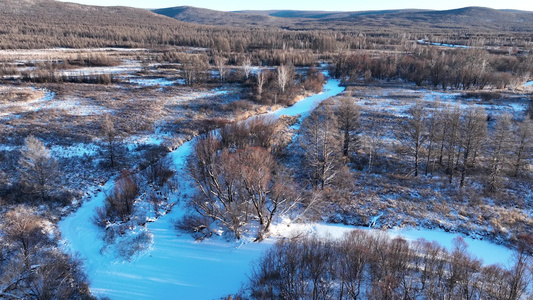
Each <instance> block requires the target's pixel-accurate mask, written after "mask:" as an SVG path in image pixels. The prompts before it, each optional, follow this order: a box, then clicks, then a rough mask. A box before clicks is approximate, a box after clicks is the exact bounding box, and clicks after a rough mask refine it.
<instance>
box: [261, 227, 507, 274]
mask: <svg viewBox="0 0 533 300" xmlns="http://www.w3.org/2000/svg"><path fill="white" fill-rule="evenodd" d="M354 229H361V230H370V231H377V230H376V229H372V228H369V227H353V226H347V225H338V224H319V223H309V224H290V226H289V227H287V224H285V223H281V224H276V225H275V226H273V227H272V229H271V231H272V233H273V234H274V235H277V236H291V235H296V234H298V233H306V234H309V235H312V234H316V235H318V236H320V237H324V238H342V237H343V236H344V234H346V233H347V232H350V231H352V230H354ZM387 233H388V234H389V235H390V236H391V237H403V238H404V239H406V240H407V241H415V240H417V239H420V238H423V239H426V240H428V241H436V242H438V243H439V244H441V245H442V246H444V247H446V249H448V250H449V251H451V250H453V239H455V238H456V237H458V236H461V237H462V238H463V239H464V240H465V242H466V243H467V244H468V246H469V247H468V250H469V251H470V252H471V253H473V254H474V256H476V257H478V258H481V259H483V263H484V264H485V265H492V264H501V265H503V266H505V267H508V266H510V265H511V259H512V253H513V252H512V251H511V250H509V249H508V248H506V247H504V246H500V245H496V244H493V243H491V242H488V241H483V240H476V239H473V238H470V237H465V236H463V235H460V234H457V233H450V232H445V231H442V230H439V229H416V228H399V229H391V230H388V231H387Z"/></svg>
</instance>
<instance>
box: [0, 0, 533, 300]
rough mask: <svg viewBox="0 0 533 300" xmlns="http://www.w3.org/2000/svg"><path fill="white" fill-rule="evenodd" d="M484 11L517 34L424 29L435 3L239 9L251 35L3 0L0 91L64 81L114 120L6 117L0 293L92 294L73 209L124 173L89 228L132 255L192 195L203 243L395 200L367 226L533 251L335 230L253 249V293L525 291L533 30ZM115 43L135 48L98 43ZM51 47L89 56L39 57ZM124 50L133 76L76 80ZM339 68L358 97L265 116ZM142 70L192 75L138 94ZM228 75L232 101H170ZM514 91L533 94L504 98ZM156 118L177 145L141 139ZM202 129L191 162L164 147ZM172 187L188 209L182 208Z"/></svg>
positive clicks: (531, 226)
mask: <svg viewBox="0 0 533 300" xmlns="http://www.w3.org/2000/svg"><path fill="white" fill-rule="evenodd" d="M204 13H205V12H204ZM413 13H416V12H413ZM448 13H451V12H447V13H446V14H448ZM486 13H490V14H491V15H492V16H493V17H495V16H497V17H499V18H502V19H500V20H501V21H502V25H501V27H498V26H496V27H494V26H488V27H484V26H481V25H479V24H482V23H479V24H476V23H475V21H472V20H470V21H469V22H470V23H468V22H466V21H465V22H463V21H461V22H463V23H457V24H455V26H451V25H448V27H443V26H442V24H445V23H446V22H449V20H450V19H449V18H448V19H447V17H446V16H447V15H446V14H445V13H442V12H441V13H440V14H442V15H446V16H444V17H442V16H441V17H439V18H437V20H439V21H438V22H437V23H435V22H433V23H432V22H430V21H428V20H431V18H430V17H431V16H435V14H430V13H427V12H426V13H424V14H423V15H421V16H422V17H420V18H422V20H425V21H424V26H421V27H420V26H417V24H418V25H420V24H419V23H416V22H415V21H413V20H414V19H413V16H412V15H410V13H407V12H405V14H403V13H398V12H397V13H396V14H395V15H394V18H392V19H391V20H390V21H389V22H388V23H386V24H387V26H383V24H382V23H379V22H385V21H384V20H383V18H382V17H376V16H374V17H372V16H368V17H357V18H355V19H350V18H349V17H346V16H344V17H343V16H338V17H331V18H330V19H328V20H325V21H324V20H322V21H317V20H314V21H310V20H308V19H305V17H301V16H300V17H297V18H296V17H295V18H290V20H289V19H285V21H283V22H281V21H280V22H281V23H279V24H278V23H276V19H275V18H274V19H272V18H270V17H266V19H265V20H267V21H268V22H269V24H270V25H268V26H265V25H261V24H260V22H259V23H257V24H251V25H250V26H240V25H241V22H244V21H243V19H241V18H240V17H236V16H237V15H238V14H237V13H235V14H234V15H233V16H234V17H235V18H236V19H235V20H233V21H231V20H230V21H231V22H233V24H232V25H236V26H235V27H232V26H227V25H228V24H223V25H224V26H210V25H200V24H195V23H185V22H180V21H177V20H175V19H172V18H169V17H166V16H161V15H158V14H156V13H153V12H150V11H145V10H139V9H130V8H123V7H119V8H103V7H101V8H98V7H89V6H82V5H77V4H67V3H59V2H55V1H51V0H35V1H34V0H28V1H12V0H8V1H3V2H2V3H0V24H2V25H3V26H2V28H3V29H2V30H0V48H1V49H3V50H4V51H2V52H0V75H1V79H0V80H1V82H2V84H3V85H4V86H5V89H2V90H0V104H2V105H11V104H12V103H23V104H24V103H32V101H34V100H35V99H40V98H42V97H45V96H46V95H47V94H46V93H45V92H43V91H48V94H49V95H53V96H56V97H58V98H59V99H60V100H64V101H66V100H67V99H69V98H76V99H83V100H84V101H90V102H91V103H96V104H97V105H98V107H100V108H101V111H103V113H101V114H97V115H90V114H88V115H83V114H81V115H78V116H71V115H68V113H67V112H66V109H63V110H62V109H54V110H36V111H31V112H18V111H16V110H13V115H17V116H18V117H15V118H9V117H6V118H5V119H2V120H3V121H2V122H1V123H0V130H1V132H2V136H1V137H0V141H1V142H2V143H4V144H6V145H10V146H9V147H5V149H4V148H2V149H1V151H0V164H1V166H2V169H0V215H1V218H0V237H1V239H0V245H1V249H0V298H6V299H12V298H13V299H15V298H39V299H48V298H60V299H80V298H82V299H83V298H87V299H90V297H91V296H90V290H89V287H88V283H87V279H86V278H85V275H84V271H83V263H82V262H80V260H79V259H77V258H76V257H75V256H71V255H68V254H65V253H63V252H61V251H60V250H59V247H58V242H59V240H60V238H61V237H60V233H59V232H58V230H57V225H56V222H57V221H58V220H59V219H60V218H61V217H64V215H66V214H68V213H69V212H71V211H72V210H75V209H76V208H77V207H78V206H79V205H80V203H81V202H83V201H84V200H85V199H87V198H89V197H90V192H87V191H86V189H88V188H89V187H90V186H92V187H95V189H98V190H99V189H100V186H102V185H103V183H104V182H105V181H107V179H109V178H111V177H113V176H116V184H115V186H114V188H113V190H112V191H110V193H109V194H108V195H106V198H105V203H104V206H102V207H98V208H97V209H96V211H95V213H94V217H93V218H92V222H93V223H94V224H95V225H96V226H98V228H100V229H99V230H101V231H102V237H103V239H104V240H105V241H106V243H107V244H109V245H110V246H112V245H114V244H115V245H116V247H118V248H120V250H119V252H120V255H122V258H123V259H130V258H131V257H132V256H133V255H134V254H135V253H138V252H142V251H144V250H146V249H147V248H148V247H149V243H150V236H149V234H144V233H143V234H141V235H139V236H135V237H134V238H133V241H132V240H127V239H126V238H124V237H127V236H128V233H129V232H130V233H131V232H133V231H135V229H136V228H139V227H143V226H145V225H146V223H147V222H148V219H149V218H147V216H146V214H147V213H150V214H153V218H152V219H150V222H153V221H154V220H157V218H158V217H160V216H162V215H164V214H165V213H167V212H168V211H170V210H172V209H173V207H174V205H184V207H185V208H186V213H185V215H184V217H183V218H180V219H179V220H176V222H175V227H176V230H177V231H178V232H181V233H183V232H186V233H189V234H191V235H192V236H193V237H194V238H196V239H199V240H202V239H208V238H212V237H214V236H216V235H217V234H218V232H221V231H222V232H224V235H225V238H227V239H229V240H239V239H244V238H246V237H250V236H252V237H253V239H254V241H256V242H260V241H262V240H263V239H266V238H269V236H270V232H269V230H270V228H271V226H272V225H273V223H275V222H277V221H279V218H280V217H283V216H291V217H293V218H294V219H295V220H297V221H300V222H307V221H317V220H318V221H327V222H335V223H344V224H349V225H357V226H361V225H363V226H367V225H369V224H370V223H371V222H370V220H371V217H372V216H376V215H378V214H380V216H381V215H382V216H381V217H380V219H379V222H378V225H376V224H375V223H376V222H375V221H374V222H373V223H374V224H370V225H374V226H376V227H381V228H384V229H386V228H390V227H393V226H421V227H428V228H442V229H444V230H447V231H453V232H461V233H464V234H471V235H475V236H478V237H483V238H486V239H489V240H492V241H494V242H498V243H502V244H504V245H506V246H509V247H511V248H513V249H516V250H517V253H516V256H515V260H514V265H512V266H510V267H502V266H485V265H482V263H481V262H480V261H479V260H477V259H475V258H474V257H473V256H471V255H470V254H469V253H468V252H467V250H466V245H465V244H464V243H463V242H461V240H457V242H456V246H455V249H453V250H451V251H447V250H445V249H443V248H442V247H441V246H439V245H436V244H432V243H428V242H426V241H417V242H414V243H408V242H406V241H405V240H402V239H388V238H386V237H385V236H382V235H380V234H377V235H371V234H366V233H364V232H359V231H355V232H353V233H351V234H350V235H347V236H346V237H344V238H343V239H342V240H338V241H332V240H328V239H320V238H317V237H310V238H303V239H302V238H300V239H298V238H295V239H290V240H281V241H279V242H278V244H277V245H276V246H275V247H273V248H272V249H271V250H269V251H268V252H267V253H266V254H265V255H264V256H263V258H262V259H261V260H260V261H259V262H257V264H256V266H255V267H254V269H253V272H252V273H251V276H250V284H249V287H247V289H246V291H245V292H243V294H242V295H241V297H242V298H257V299H281V298H282V299H298V298H306V299H307V298H312V299H329V298H339V299H357V298H361V299H367V298H368V299H399V298H404V299H425V298H427V299H430V298H431V299H433V298H443V299H460V298H464V299H481V298H482V299H485V298H486V299H522V298H525V297H526V296H527V295H529V294H530V290H528V283H529V282H530V281H531V266H532V263H531V253H530V252H528V251H529V250H528V249H529V247H530V245H531V244H530V239H531V237H530V236H528V233H530V232H531V231H532V230H533V221H532V220H531V218H530V214H531V210H532V209H533V207H532V203H531V195H530V191H531V188H532V185H531V159H532V155H533V125H532V123H531V119H532V117H533V105H532V104H531V101H532V99H531V93H530V90H529V91H528V90H524V88H523V87H524V83H525V82H526V81H529V80H531V76H532V74H533V58H532V56H531V53H530V51H531V50H532V43H531V38H532V36H531V31H528V28H529V27H527V26H529V25H528V24H529V23H527V22H525V23H524V24H523V25H522V27H520V26H518V25H516V24H514V25H513V23H510V22H511V21H509V20H508V19H505V18H508V17H509V16H508V15H502V14H501V13H502V12H498V11H487V10H477V9H469V10H468V9H467V10H458V11H456V12H454V13H453V14H457V15H458V16H457V17H455V16H454V17H450V18H452V20H456V21H457V22H459V20H461V19H462V18H464V16H465V14H466V15H467V16H468V17H469V18H472V19H476V18H478V19H476V20H479V19H480V18H481V17H482V16H484V14H486ZM207 14H209V12H207ZM524 14H525V13H524ZM218 16H219V19H218V21H220V20H223V19H224V18H223V17H225V16H226V15H224V13H222V17H220V15H218ZM480 16H481V17H480ZM513 16H520V17H522V15H521V14H518V13H517V15H513ZM203 17H205V16H203ZM504 17H505V18H504ZM176 18H178V19H179V17H178V16H176ZM247 18H250V17H249V16H248V17H247ZM361 18H362V19H361ZM428 18H429V19H428ZM252 19H253V18H252ZM244 20H247V19H246V18H244ZM354 20H359V21H361V23H360V24H359V25H356V26H354V25H353V24H354V23H353V22H354ZM447 20H448V21H447ZM190 21H191V22H196V23H202V22H205V21H202V22H200V21H198V20H196V21H195V20H190ZM230 21H227V22H229V23H231V22H230ZM363 21H364V22H363ZM265 22H266V21H265ZM479 22H481V21H479ZM506 22H507V23H506ZM212 24H216V22H214V21H213V23H212ZM276 24H277V25H276ZM280 24H285V25H283V26H282V25H280ZM373 24H376V25H379V26H374V25H373ZM281 27H283V28H281ZM458 28H459V29H460V30H457V29H458ZM432 43H448V44H456V45H461V47H447V46H442V45H435V44H432ZM108 47H118V48H122V49H123V50H124V51H126V50H131V51H132V52H131V53H133V54H131V53H129V54H128V53H124V52H119V53H118V54H117V53H113V52H109V51H107V52H106V51H105V50H102V49H99V50H98V49H93V48H108ZM46 48H69V49H70V50H72V49H74V50H75V49H78V50H79V51H80V52H79V53H70V52H61V51H58V52H52V53H46V52H45V54H42V53H39V51H42V49H46ZM84 48H89V49H84ZM136 48H140V49H136ZM35 49H41V50H39V51H37V50H35ZM33 50H35V52H31V51H33ZM56 50H57V49H56ZM13 51H15V52H16V51H20V54H17V55H15V56H13V55H10V53H12V52H13ZM25 51H29V52H25ZM93 52H94V53H93ZM16 53H18V52H16ZM19 55H20V56H21V57H22V58H20V57H19ZM19 58H20V59H19ZM127 61H128V62H131V61H134V62H135V63H138V69H135V70H136V71H135V73H134V75H131V74H129V76H130V77H128V76H126V77H125V76H121V75H120V74H119V75H117V74H114V73H105V72H103V73H81V72H80V73H76V72H75V71H76V70H78V69H83V68H87V69H90V68H112V67H118V66H121V65H123V64H124V63H125V62H127ZM135 68H137V64H136V65H135ZM70 71H72V72H70ZM323 72H324V73H323ZM324 74H329V76H331V77H332V78H337V79H339V80H341V83H342V85H343V86H346V92H344V93H343V94H342V95H340V96H338V97H334V98H332V99H328V100H326V101H324V102H322V104H321V105H320V106H319V107H317V108H316V109H315V110H314V111H312V112H311V113H310V115H309V116H308V117H306V118H303V120H301V121H300V120H299V118H298V117H282V118H280V119H279V120H274V119H268V118H262V117H253V118H250V119H248V117H250V116H254V115H258V114H262V113H265V112H268V111H271V110H273V109H278V108H280V107H286V106H290V105H292V104H293V103H295V102H296V101H297V100H298V99H301V98H302V97H304V96H306V95H310V94H314V93H320V92H321V91H322V86H323V84H324V82H325V80H326V79H327V78H325V76H324ZM131 76H137V77H139V78H141V79H146V78H163V79H167V80H173V82H178V81H179V82H180V84H179V85H178V84H175V83H173V84H172V85H169V86H165V87H141V88H137V87H135V86H134V85H133V84H132V81H131ZM181 82H182V83H181ZM228 87H229V88H231V91H232V92H229V93H227V94H225V95H222V96H209V97H199V98H198V99H196V100H194V101H187V102H185V101H182V102H176V101H173V100H172V97H173V96H175V95H176V97H185V96H186V95H187V93H195V92H198V93H207V92H208V91H211V90H216V89H223V88H228ZM398 90H400V91H402V90H409V91H410V92H421V93H422V92H424V91H432V92H439V93H441V94H442V95H444V96H446V99H438V98H437V99H430V100H428V99H425V98H423V97H415V96H409V95H406V94H402V93H401V92H398ZM379 91H384V92H383V93H382V94H380V92H379ZM405 93H407V94H408V92H405ZM390 98H394V99H397V101H405V102H401V103H400V104H401V105H400V106H405V107H407V108H406V109H405V111H401V112H400V113H394V112H393V111H391V110H390V109H389V110H388V109H387V108H386V103H387V101H389V100H390ZM450 99H451V100H450ZM517 99H518V100H519V101H520V103H525V104H526V105H529V107H528V108H527V109H525V110H524V111H520V112H518V113H516V112H515V113H514V114H511V113H508V112H501V113H500V112H497V113H495V110H492V107H493V106H498V105H500V104H501V105H503V104H505V103H506V102H508V101H517ZM368 103H371V105H367V104H368ZM376 107H377V108H376ZM10 109H12V108H10ZM243 120H245V121H243ZM162 123H163V124H164V125H160V124H162ZM65 124H71V125H70V126H64V125H65ZM157 126H161V127H162V128H163V129H164V130H167V131H169V132H172V133H175V134H176V135H177V136H178V138H176V139H175V140H171V141H169V142H168V143H166V144H164V145H158V146H143V147H138V148H136V150H135V151H132V150H130V149H129V148H128V138H132V137H134V136H136V135H140V134H143V133H147V132H149V133H154V132H157V130H156V127H157ZM193 137H197V138H196V141H195V142H194V143H193V146H192V147H193V152H192V155H191V156H190V157H189V158H188V160H187V163H186V167H185V170H178V171H176V170H174V169H173V166H172V163H171V161H170V160H168V159H166V158H165V155H166V154H167V153H168V152H169V151H171V150H173V149H175V148H176V147H177V146H179V145H181V144H182V143H183V142H184V141H186V140H190V139H192V138H193ZM81 142H83V143H88V142H91V143H95V145H96V147H97V148H98V149H99V150H98V151H97V152H96V154H94V156H92V157H88V156H84V157H81V158H79V157H66V158H64V157H63V158H60V157H55V156H54V155H53V154H52V153H53V152H52V151H51V149H52V148H53V146H54V145H56V144H59V145H73V144H75V143H81ZM94 162H96V163H94ZM95 174H96V175H95ZM184 181H189V182H191V185H192V186H193V187H194V190H193V192H192V193H191V194H190V195H182V194H179V193H180V192H181V190H180V188H181V186H180V184H181V185H183V182H184ZM176 195H179V197H182V196H183V197H182V198H183V199H181V203H178V202H172V201H169V199H170V198H172V197H176ZM473 255H474V256H475V253H473Z"/></svg>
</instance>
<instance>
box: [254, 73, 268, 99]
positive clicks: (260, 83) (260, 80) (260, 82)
mask: <svg viewBox="0 0 533 300" xmlns="http://www.w3.org/2000/svg"><path fill="white" fill-rule="evenodd" d="M267 77H268V76H267V74H266V71H262V70H261V71H258V72H257V76H256V79H257V82H256V87H257V98H258V99H261V97H262V95H263V87H264V86H265V83H266V82H267Z"/></svg>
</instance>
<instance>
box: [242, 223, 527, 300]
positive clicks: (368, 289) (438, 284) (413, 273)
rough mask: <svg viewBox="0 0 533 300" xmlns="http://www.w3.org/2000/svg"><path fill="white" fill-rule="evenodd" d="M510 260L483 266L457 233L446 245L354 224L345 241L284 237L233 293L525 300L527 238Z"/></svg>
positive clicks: (278, 296)
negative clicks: (240, 289) (393, 235)
mask: <svg viewBox="0 0 533 300" xmlns="http://www.w3.org/2000/svg"><path fill="white" fill-rule="evenodd" d="M521 241H522V244H521V246H520V248H519V249H518V251H517V252H516V253H515V254H514V256H513V262H512V265H510V266H508V267H505V266H501V265H489V266H484V265H483V264H482V261H481V260H480V259H478V258H475V257H474V256H472V255H471V254H470V253H469V252H468V251H467V247H468V245H467V244H466V243H465V242H464V240H463V239H462V238H460V237H459V238H456V239H455V240H454V247H453V250H451V251H448V250H446V249H445V248H444V247H442V246H441V245H439V244H438V243H436V242H433V243H431V242H428V241H426V240H423V239H419V240H417V241H414V242H412V243H409V242H407V241H406V240H404V239H403V238H394V239H391V238H390V237H389V236H388V235H386V234H383V233H376V232H365V231H361V230H355V231H352V232H350V233H347V234H346V235H345V236H344V237H343V238H342V239H339V240H330V239H323V238H318V237H309V238H292V239H282V240H280V241H279V242H278V243H277V244H276V246H275V247H273V248H271V249H269V250H268V251H267V252H266V254H264V255H263V257H262V258H261V259H259V261H258V263H257V265H255V266H254V268H253V271H252V274H251V276H250V281H249V283H248V284H247V285H246V289H245V292H243V293H242V294H241V295H240V296H237V297H236V299H248V298H250V299H379V300H383V299H502V300H503V299H509V300H511V299H513V300H517V299H522V298H523V297H526V295H527V293H528V292H529V290H528V288H529V287H530V282H531V278H532V277H531V276H532V274H531V263H532V262H531V258H530V254H531V253H530V248H529V247H530V244H529V243H531V238H530V237H527V236H523V237H522V240H521Z"/></svg>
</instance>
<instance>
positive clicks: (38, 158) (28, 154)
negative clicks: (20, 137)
mask: <svg viewBox="0 0 533 300" xmlns="http://www.w3.org/2000/svg"><path fill="white" fill-rule="evenodd" d="M19 166H20V174H21V178H22V182H23V184H25V185H26V186H27V187H29V188H31V190H32V192H36V193H38V194H39V196H40V198H41V200H45V198H46V197H47V196H48V194H49V192H50V191H51V190H52V189H53V188H54V187H55V184H56V181H57V167H58V166H57V162H56V160H55V159H54V158H53V157H52V156H51V155H50V151H49V150H48V149H47V148H46V147H45V146H44V144H43V142H41V141H40V140H38V139H37V138H35V137H34V136H33V135H30V136H28V137H27V138H26V139H25V140H24V148H23V149H22V151H21V158H20V160H19Z"/></svg>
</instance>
